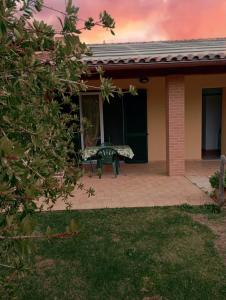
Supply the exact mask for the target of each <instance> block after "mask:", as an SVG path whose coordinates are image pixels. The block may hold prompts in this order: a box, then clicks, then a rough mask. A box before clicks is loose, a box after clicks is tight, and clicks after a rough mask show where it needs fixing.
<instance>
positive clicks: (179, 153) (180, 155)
mask: <svg viewBox="0 0 226 300" xmlns="http://www.w3.org/2000/svg"><path fill="white" fill-rule="evenodd" d="M184 90H185V88H184V77H183V76H168V77H167V78H166V164H167V173H168V175H169V176H178V175H184V174H185V146H184V139H185V138H184V134H185V131H184V123H185V120H184V118H185V115H184V109H185V91H184Z"/></svg>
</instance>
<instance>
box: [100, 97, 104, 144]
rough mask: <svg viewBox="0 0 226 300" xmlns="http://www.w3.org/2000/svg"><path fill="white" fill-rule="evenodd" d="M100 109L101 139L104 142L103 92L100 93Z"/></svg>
mask: <svg viewBox="0 0 226 300" xmlns="http://www.w3.org/2000/svg"><path fill="white" fill-rule="evenodd" d="M99 111H100V141H101V144H103V143H104V112H103V100H102V97H101V94H99Z"/></svg>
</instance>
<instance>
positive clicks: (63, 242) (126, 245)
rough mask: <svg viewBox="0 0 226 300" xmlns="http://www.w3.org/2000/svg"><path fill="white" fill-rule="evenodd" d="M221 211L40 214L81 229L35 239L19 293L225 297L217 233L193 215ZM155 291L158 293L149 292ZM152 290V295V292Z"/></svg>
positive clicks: (60, 226) (173, 299)
mask: <svg viewBox="0 0 226 300" xmlns="http://www.w3.org/2000/svg"><path fill="white" fill-rule="evenodd" d="M197 214H202V215H206V216H207V217H209V218H210V219H211V218H213V219H219V220H220V221H221V220H222V219H224V220H225V218H226V214H225V212H224V213H222V214H214V213H213V212H212V209H210V208H208V207H206V208H192V207H187V206H182V207H168V208H139V209H103V210H92V211H71V212H55V213H51V214H50V213H42V214H40V215H37V218H39V219H40V220H41V224H42V226H43V227H44V226H47V225H48V224H50V226H51V227H54V228H55V229H56V230H58V231H60V230H64V228H65V226H66V225H67V224H68V222H69V220H70V219H71V218H74V219H75V220H76V221H77V222H78V224H79V235H78V236H75V237H73V238H70V239H59V240H54V241H51V242H48V241H43V242H39V243H38V244H37V246H38V254H37V255H36V257H35V259H36V267H37V271H36V272H34V273H33V274H32V275H29V276H27V277H25V278H24V279H23V280H21V281H19V282H17V283H16V284H17V293H18V297H19V299H23V300H25V299H29V300H30V299H55V300H56V299H65V300H66V299H67V300H69V299H85V300H89V299H98V300H102V299H103V300H105V299H106V300H107V299H108V300H109V299H112V300H113V299H115V300H116V299H117V300H120V299H123V300H124V299H130V300H131V299H145V300H149V299H158V300H159V299H168V300H185V299H186V300H190V299H191V300H196V299H197V300H198V299H199V300H208V299H210V300H218V299H219V300H222V299H226V285H225V278H226V277H225V275H226V270H225V267H224V264H223V258H222V257H221V255H220V254H219V253H218V250H217V249H216V247H215V244H214V243H215V240H216V236H215V234H214V233H213V232H212V231H211V230H210V228H208V227H207V226H205V225H202V224H200V223H199V222H197V221H194V220H193V218H192V216H193V215H197ZM153 296H156V297H153ZM157 296H158V297H157Z"/></svg>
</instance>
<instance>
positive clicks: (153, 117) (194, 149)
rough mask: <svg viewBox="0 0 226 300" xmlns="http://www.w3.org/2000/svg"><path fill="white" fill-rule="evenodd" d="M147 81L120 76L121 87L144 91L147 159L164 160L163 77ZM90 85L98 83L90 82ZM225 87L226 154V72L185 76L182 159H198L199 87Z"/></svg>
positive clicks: (225, 143)
mask: <svg viewBox="0 0 226 300" xmlns="http://www.w3.org/2000/svg"><path fill="white" fill-rule="evenodd" d="M149 79H150V80H149V82H148V83H147V84H142V83H140V82H139V80H138V79H137V80H135V79H120V80H115V81H114V83H115V84H116V85H117V86H119V87H121V88H125V89H126V88H128V87H129V85H130V84H133V85H134V86H136V87H137V88H141V89H146V90H147V97H148V99H147V118H148V160H149V161H156V160H165V159H166V130H165V124H166V121H165V119H166V118H165V77H151V78H149ZM92 84H98V83H97V82H92ZM203 88H224V93H223V105H222V115H223V116H225V117H223V118H222V153H224V154H226V74H219V75H189V76H185V158H186V159H201V143H202V89H203Z"/></svg>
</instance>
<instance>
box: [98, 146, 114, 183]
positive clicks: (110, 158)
mask: <svg viewBox="0 0 226 300" xmlns="http://www.w3.org/2000/svg"><path fill="white" fill-rule="evenodd" d="M96 156H97V170H98V171H99V174H98V175H99V178H101V175H102V173H103V166H104V165H112V169H113V172H114V174H115V177H116V176H117V175H118V174H119V159H118V153H117V151H116V150H114V149H113V148H111V147H103V148H101V149H99V150H98V152H97V154H96Z"/></svg>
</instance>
